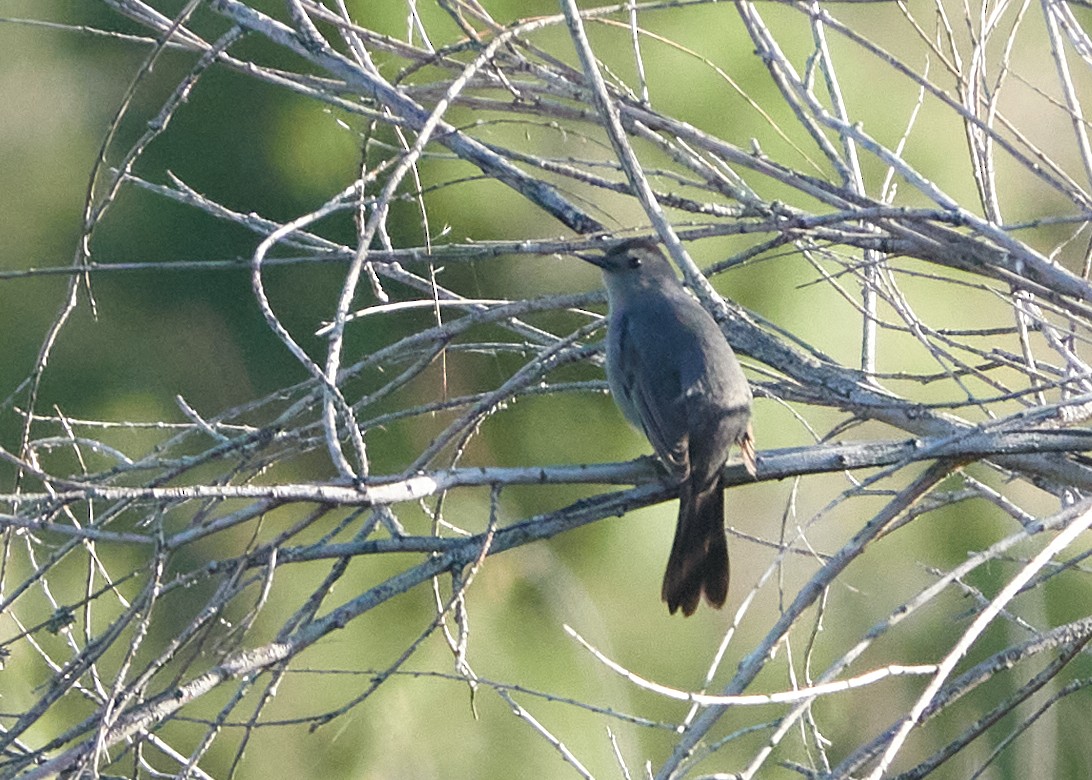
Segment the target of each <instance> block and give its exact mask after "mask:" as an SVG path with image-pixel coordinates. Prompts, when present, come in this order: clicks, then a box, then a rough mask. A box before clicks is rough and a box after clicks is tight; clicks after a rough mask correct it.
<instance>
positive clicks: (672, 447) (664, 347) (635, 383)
mask: <svg viewBox="0 0 1092 780" xmlns="http://www.w3.org/2000/svg"><path fill="white" fill-rule="evenodd" d="M620 330H621V333H620V334H619V341H618V353H619V363H620V364H621V366H620V367H621V370H622V373H623V378H622V379H623V381H622V386H623V388H625V390H623V392H626V393H627V396H628V397H627V400H628V402H629V403H630V405H631V408H632V409H633V410H634V411H636V413H637V417H638V419H639V421H640V424H641V429H642V430H643V431H644V434H645V436H646V437H647V438H648V440H649V442H651V444H652V448H653V449H654V450H655V451H656V455H657V457H659V459H660V460H661V461H662V462H663V463H664V465H665V466H667V468H668V469H669V470H670V471H671V472H672V473H673V474H674V475H675V476H676V477H677V478H678V479H680V480H684V479H686V478H687V477H688V476H689V474H690V438H689V427H688V425H687V416H686V396H685V391H684V388H683V387H682V386H681V381H680V372H679V361H678V355H672V354H668V349H669V348H670V343H671V341H672V340H671V339H670V338H665V335H664V333H663V332H649V331H648V330H647V329H645V328H641V327H640V326H639V325H638V324H637V323H635V322H634V321H633V320H632V319H629V318H627V319H626V320H624V321H623V326H622V328H621V329H620ZM676 346H678V345H676Z"/></svg>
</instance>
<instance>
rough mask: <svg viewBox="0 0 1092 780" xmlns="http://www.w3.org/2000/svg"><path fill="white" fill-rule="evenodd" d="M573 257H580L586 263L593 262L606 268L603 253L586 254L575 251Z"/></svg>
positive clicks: (596, 265)
mask: <svg viewBox="0 0 1092 780" xmlns="http://www.w3.org/2000/svg"><path fill="white" fill-rule="evenodd" d="M573 257H579V258H580V259H581V260H583V261H584V262H585V263H591V264H592V265H594V266H595V267H596V268H606V263H605V262H604V260H603V255H585V254H582V253H580V252H573Z"/></svg>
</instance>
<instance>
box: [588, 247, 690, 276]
mask: <svg viewBox="0 0 1092 780" xmlns="http://www.w3.org/2000/svg"><path fill="white" fill-rule="evenodd" d="M576 256H577V257H579V258H580V259H581V260H584V261H585V262H588V263H591V264H592V265H594V266H597V267H599V268H600V269H602V271H603V273H604V274H606V275H607V276H623V275H629V274H633V275H635V276H641V277H656V276H664V275H668V276H670V277H671V278H672V279H677V277H676V276H675V272H674V271H673V270H672V268H671V263H669V262H668V260H667V258H666V257H664V255H663V253H662V252H661V251H660V248H659V247H658V246H656V242H654V241H652V240H651V239H648V238H631V239H629V240H628V241H623V242H621V243H619V244H615V245H614V246H612V247H611V248H610V249H608V250H607V251H606V252H604V253H603V254H601V255H586V254H577V255H576Z"/></svg>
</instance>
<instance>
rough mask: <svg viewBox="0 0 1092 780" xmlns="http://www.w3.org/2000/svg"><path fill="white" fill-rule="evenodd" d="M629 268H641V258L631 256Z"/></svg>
mask: <svg viewBox="0 0 1092 780" xmlns="http://www.w3.org/2000/svg"><path fill="white" fill-rule="evenodd" d="M629 267H630V268H640V267H641V258H639V257H637V256H636V255H630V258H629Z"/></svg>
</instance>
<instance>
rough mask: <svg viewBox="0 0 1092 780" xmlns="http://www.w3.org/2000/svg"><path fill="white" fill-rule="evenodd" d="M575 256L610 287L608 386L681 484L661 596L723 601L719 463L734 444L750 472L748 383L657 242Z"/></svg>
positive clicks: (687, 608) (724, 541)
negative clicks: (599, 273) (593, 268)
mask: <svg viewBox="0 0 1092 780" xmlns="http://www.w3.org/2000/svg"><path fill="white" fill-rule="evenodd" d="M579 257H580V258H581V259H583V260H586V261H588V262H590V263H592V264H594V265H597V266H599V268H601V269H602V270H603V278H604V281H605V282H606V286H607V298H608V301H609V305H610V319H609V322H608V326H607V328H608V329H607V380H608V382H609V384H610V389H611V394H612V395H613V396H614V400H615V402H616V403H617V404H618V406H619V408H620V409H621V410H622V413H623V414H624V415H625V417H626V419H627V420H629V421H630V422H631V423H632V424H633V425H634V426H636V427H637V428H639V429H640V430H641V431H643V432H644V434H645V436H646V437H647V438H648V440H649V442H651V443H652V448H653V449H654V450H655V451H656V455H657V457H658V458H659V459H660V461H661V462H662V463H663V465H664V466H665V467H666V468H667V470H668V471H669V472H670V474H671V475H672V476H673V477H674V478H675V479H676V481H677V483H678V486H679V521H678V525H677V526H676V528H675V541H674V542H673V543H672V545H671V555H670V557H669V558H668V561H667V570H666V571H665V572H664V582H663V589H662V591H661V596H662V598H663V600H664V601H666V602H667V607H668V609H669V610H670V611H671V613H672V614H674V613H675V610H677V609H681V610H682V612H683V614H684V615H691V614H693V612H694V610H695V609H697V606H698V602H699V601H700V600H701V596H702V594H703V593H704V594H705V598H706V600H707V601H708V602H709V603H710V604H712V605H713V606H714V607H720V606H722V605H723V604H724V601H725V599H726V598H727V596H728V538H727V536H726V535H725V532H724V487H723V484H722V480H721V469H722V467H723V466H724V464H725V461H727V459H728V453H729V450H730V449H731V447H732V445H733V444H738V445H739V448H740V452H741V453H742V455H743V464H744V466H745V467H746V469H747V471H748V472H749V473H750V474H751V476H754V475H755V450H754V436H753V434H752V432H751V388H750V386H749V385H748V384H747V379H746V377H745V376H744V375H743V370H742V369H741V368H740V366H739V361H737V360H736V356H735V353H734V352H732V348H731V347H730V346H729V345H728V341H727V340H726V339H725V338H724V334H723V333H722V332H721V330H720V328H719V327H718V326H717V323H716V321H715V320H714V319H713V318H712V316H710V314H709V313H708V312H707V311H706V310H705V309H703V308H702V306H701V304H699V303H698V301H697V300H696V299H694V298H693V297H692V296H691V295H690V294H689V293H688V292H687V291H686V289H685V288H684V287H683V285H682V284H681V283H680V282H679V280H678V277H676V276H675V271H674V270H673V269H672V267H671V265H670V263H668V261H667V258H665V257H664V256H663V254H661V253H660V250H659V249H658V248H657V247H656V245H655V244H654V243H652V242H651V241H647V240H644V239H634V240H631V241H626V242H625V243H622V244H619V245H617V246H615V247H613V248H612V249H610V250H609V251H608V252H606V254H604V255H602V256H598V255H596V256H592V255H579Z"/></svg>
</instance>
